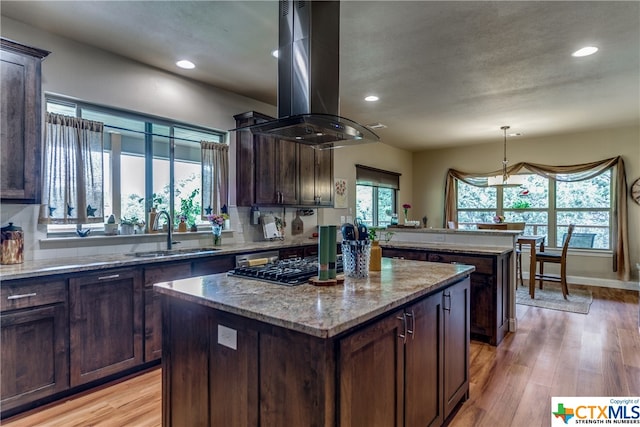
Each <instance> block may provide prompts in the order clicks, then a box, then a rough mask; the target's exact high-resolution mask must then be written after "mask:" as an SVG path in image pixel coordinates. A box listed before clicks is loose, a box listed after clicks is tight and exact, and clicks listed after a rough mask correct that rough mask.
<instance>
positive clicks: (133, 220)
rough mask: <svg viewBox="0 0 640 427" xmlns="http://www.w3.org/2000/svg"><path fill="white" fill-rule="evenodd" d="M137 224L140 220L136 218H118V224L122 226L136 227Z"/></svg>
mask: <svg viewBox="0 0 640 427" xmlns="http://www.w3.org/2000/svg"><path fill="white" fill-rule="evenodd" d="M139 223H140V220H139V219H138V217H136V216H131V217H126V216H124V217H122V218H120V224H122V225H138V224H139Z"/></svg>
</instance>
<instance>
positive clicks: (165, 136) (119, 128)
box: [104, 124, 224, 144]
mask: <svg viewBox="0 0 640 427" xmlns="http://www.w3.org/2000/svg"><path fill="white" fill-rule="evenodd" d="M104 127H106V128H111V129H117V130H124V131H128V132H135V133H142V134H144V135H151V136H160V137H162V138H169V139H178V140H180V141H189V142H196V143H198V144H200V142H202V141H195V140H193V139H188V138H180V137H178V136H167V135H161V134H159V133H153V132H145V131H143V130H135V129H127V128H123V127H120V126H113V125H107V124H105V125H104ZM208 142H215V141H208ZM222 144H224V142H222Z"/></svg>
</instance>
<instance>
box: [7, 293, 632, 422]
mask: <svg viewBox="0 0 640 427" xmlns="http://www.w3.org/2000/svg"><path fill="white" fill-rule="evenodd" d="M570 286H571V285H570ZM570 289H571V288H570ZM590 289H592V290H593V296H594V301H593V304H592V305H591V310H590V312H589V314H588V315H583V314H575V313H566V312H561V311H555V310H547V309H541V308H536V307H528V306H523V305H518V306H517V310H518V312H517V318H518V327H519V329H518V332H517V333H514V334H509V335H508V336H507V337H506V338H505V340H504V341H503V342H502V343H501V344H500V346H499V347H492V346H490V345H486V344H481V343H477V342H475V341H472V345H471V354H470V360H471V366H470V381H471V391H470V398H469V400H468V401H467V402H465V403H464V404H463V405H462V406H461V407H460V409H459V410H458V412H457V414H456V416H455V417H454V418H453V420H452V421H451V423H450V427H469V426H479V427H483V426H487V427H503V426H504V427H507V426H548V425H549V423H550V413H551V412H550V411H551V397H552V396H640V329H639V327H638V292H637V291H635V292H634V291H623V290H618V289H607V288H590ZM161 412H162V411H161V370H160V369H159V368H158V369H154V370H152V371H150V372H147V373H144V374H142V375H140V376H137V377H135V378H132V379H129V380H126V381H123V382H120V383H118V384H115V385H111V386H108V387H104V388H101V389H99V390H97V391H94V392H91V393H88V394H85V395H82V396H79V397H77V398H74V399H69V400H66V401H63V402H60V403H58V404H54V405H51V406H48V407H46V408H44V409H40V410H38V411H34V412H32V413H27V414H22V415H18V416H16V417H14V418H12V419H9V420H4V421H3V422H2V423H0V424H1V425H3V426H6V427H27V426H28V427H35V426H38V427H58V426H59V427H75V426H78V427H85V426H109V427H111V426H118V427H120V426H127V427H130V426H131V427H147V426H149V427H152V426H153V427H155V426H160V425H161V422H162V420H161V418H162V415H161ZM292 427H298V426H292ZM300 427H302V426H300Z"/></svg>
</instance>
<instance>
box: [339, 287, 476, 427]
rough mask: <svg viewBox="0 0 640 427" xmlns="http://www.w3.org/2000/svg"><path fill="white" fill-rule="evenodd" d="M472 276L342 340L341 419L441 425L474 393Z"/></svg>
mask: <svg viewBox="0 0 640 427" xmlns="http://www.w3.org/2000/svg"><path fill="white" fill-rule="evenodd" d="M468 310H469V279H465V280H463V281H461V282H458V283H457V284H455V285H453V286H451V287H449V288H447V289H445V290H443V291H441V292H437V293H435V294H433V295H431V296H428V297H426V298H424V299H423V300H421V301H419V302H417V303H415V304H412V305H410V306H408V307H407V308H405V309H404V310H401V311H398V312H395V313H393V314H391V315H389V316H387V317H385V318H383V319H382V320H380V321H378V322H376V323H373V324H371V325H369V326H368V327H366V328H364V329H362V330H360V331H358V332H355V333H354V334H351V335H349V336H348V337H346V338H345V339H343V340H341V341H340V354H339V360H340V362H339V372H340V374H341V375H340V425H346V426H363V427H365V426H366V427H369V426H418V425H419V426H438V425H442V424H443V422H444V420H445V419H446V418H447V417H448V416H449V414H450V413H451V412H452V410H453V409H454V408H455V406H456V405H457V404H458V403H459V402H460V401H462V400H464V399H466V398H467V397H468V392H469V380H468V367H469V362H468V361H469V315H468V313H469V312H468Z"/></svg>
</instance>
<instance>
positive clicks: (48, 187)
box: [38, 113, 104, 224]
mask: <svg viewBox="0 0 640 427" xmlns="http://www.w3.org/2000/svg"><path fill="white" fill-rule="evenodd" d="M103 129H104V126H103V124H102V123H100V122H94V121H91V120H84V119H80V118H76V117H69V116H63V115H60V114H53V113H47V116H46V124H45V142H44V168H43V180H42V185H43V188H42V205H41V208H40V217H39V219H38V222H39V223H41V224H86V223H101V222H104V207H103V202H104V197H103V192H102V190H103V188H102V186H103V162H102V150H103V139H102V136H103Z"/></svg>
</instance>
